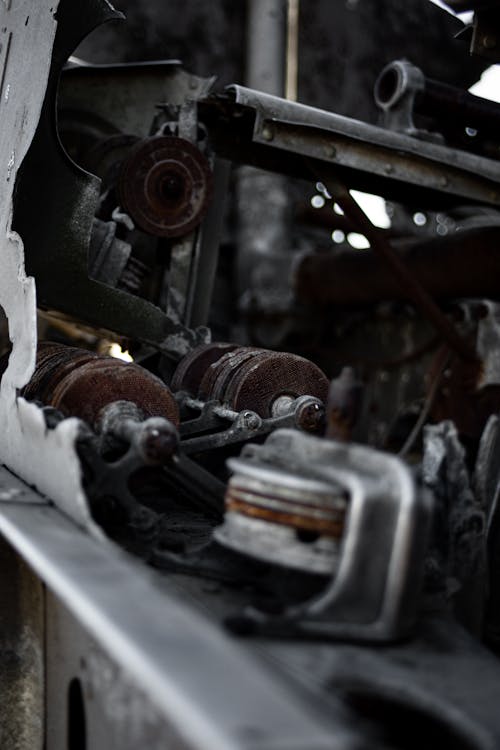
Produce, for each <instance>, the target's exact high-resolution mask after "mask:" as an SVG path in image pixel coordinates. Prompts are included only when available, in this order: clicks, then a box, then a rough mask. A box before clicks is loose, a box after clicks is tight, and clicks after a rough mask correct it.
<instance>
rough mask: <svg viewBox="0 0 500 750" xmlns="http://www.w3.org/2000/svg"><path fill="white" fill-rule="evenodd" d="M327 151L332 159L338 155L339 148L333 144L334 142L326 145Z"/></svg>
mask: <svg viewBox="0 0 500 750" xmlns="http://www.w3.org/2000/svg"><path fill="white" fill-rule="evenodd" d="M325 151H326V155H327V156H328V157H329V158H330V159H335V157H336V156H337V149H336V148H335V146H333V145H332V144H330V145H328V146H327V147H326V149H325Z"/></svg>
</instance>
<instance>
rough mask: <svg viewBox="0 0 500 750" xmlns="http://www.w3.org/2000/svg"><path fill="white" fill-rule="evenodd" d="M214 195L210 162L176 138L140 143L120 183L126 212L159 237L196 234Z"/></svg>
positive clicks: (192, 146)
mask: <svg viewBox="0 0 500 750" xmlns="http://www.w3.org/2000/svg"><path fill="white" fill-rule="evenodd" d="M212 190H213V178H212V172H211V170H210V165H209V163H208V159H207V158H206V156H205V155H204V154H202V153H201V151H200V150H199V149H198V148H197V147H196V146H195V145H194V144H192V143H191V142H190V141H187V140H185V139H184V138H178V137H177V136H155V137H154V138H148V139H146V140H144V141H141V143H139V144H137V146H135V148H133V149H132V151H131V152H130V155H129V156H128V158H127V159H125V161H124V163H123V166H122V171H121V175H120V179H119V181H118V194H119V197H120V202H121V205H122V208H123V209H124V210H125V211H126V212H127V213H128V214H129V215H130V216H131V217H132V219H133V221H134V222H135V223H136V224H137V225H138V226H139V227H140V228H141V229H143V230H144V231H145V232H148V233H149V234H152V235H154V236H156V237H182V236H183V235H185V234H188V233H189V232H191V231H192V230H193V229H195V228H196V227H197V226H198V225H199V224H200V222H201V221H202V219H203V217H204V216H205V214H206V211H207V209H208V206H209V203H210V198H211V196H212Z"/></svg>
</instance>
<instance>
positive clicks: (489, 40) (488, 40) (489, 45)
mask: <svg viewBox="0 0 500 750" xmlns="http://www.w3.org/2000/svg"><path fill="white" fill-rule="evenodd" d="M482 44H483V47H484V48H485V49H495V47H496V46H497V38H496V36H493V35H492V34H486V36H483V39H482Z"/></svg>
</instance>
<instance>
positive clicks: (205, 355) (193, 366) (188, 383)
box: [170, 342, 238, 396]
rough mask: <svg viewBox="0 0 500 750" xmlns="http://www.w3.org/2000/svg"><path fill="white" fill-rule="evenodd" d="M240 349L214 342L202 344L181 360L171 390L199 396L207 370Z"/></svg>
mask: <svg viewBox="0 0 500 750" xmlns="http://www.w3.org/2000/svg"><path fill="white" fill-rule="evenodd" d="M237 348H238V345H237V344H228V343H225V342H214V343H213V344H201V345H200V346H197V347H195V348H194V349H193V350H192V351H191V352H189V354H187V355H186V356H185V357H183V358H182V359H181V361H180V362H179V364H178V365H177V369H176V371H175V372H174V376H173V378H172V382H171V383H170V388H171V389H172V390H173V391H174V392H175V391H187V393H190V394H192V395H193V396H197V395H198V390H199V387H200V383H201V381H202V379H203V376H204V375H205V373H206V371H207V368H208V367H210V365H213V364H214V363H215V362H217V361H218V360H219V359H220V358H221V357H222V356H223V355H224V354H227V352H232V351H234V350H235V349H237Z"/></svg>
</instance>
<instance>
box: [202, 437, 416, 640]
mask: <svg viewBox="0 0 500 750" xmlns="http://www.w3.org/2000/svg"><path fill="white" fill-rule="evenodd" d="M229 466H230V468H232V469H233V470H234V471H235V477H236V478H235V479H234V480H232V482H233V486H232V489H230V491H229V492H228V495H227V497H226V511H227V512H226V520H225V522H224V525H223V526H222V527H220V528H219V529H218V530H217V532H216V538H217V540H218V541H219V542H220V543H221V544H225V545H226V546H230V547H232V548H234V547H237V548H239V550H240V551H241V552H243V553H244V554H246V555H252V554H255V550H256V549H258V550H259V552H258V555H259V556H262V547H263V545H264V541H263V539H262V537H263V529H262V526H263V525H264V526H265V525H266V521H263V519H262V518H261V517H257V516H258V513H260V514H261V515H262V513H261V510H262V508H261V505H262V503H261V505H260V506H256V507H257V514H251V513H249V512H248V507H249V506H251V505H252V504H253V505H256V503H255V489H254V492H252V493H250V494H247V497H246V504H247V507H243V506H241V505H240V506H237V505H235V503H234V502H233V500H234V498H233V495H234V487H239V486H240V485H241V478H242V477H248V476H250V475H251V474H252V472H253V473H254V475H256V473H259V474H260V473H261V477H262V480H261V481H264V482H266V481H267V482H268V483H269V480H270V479H272V482H271V483H274V484H276V483H278V485H279V483H280V480H279V471H280V470H281V471H282V470H283V469H285V470H288V471H290V469H289V468H288V467H289V466H293V474H295V475H296V476H297V477H298V479H297V482H298V483H299V484H300V483H302V484H304V485H305V486H307V483H308V480H310V483H311V484H310V488H309V495H311V493H312V494H313V495H317V494H318V493H317V490H318V487H317V485H318V482H319V483H321V486H322V487H324V485H325V484H326V485H327V486H328V487H329V488H330V493H331V496H332V501H330V503H327V504H326V505H325V503H323V504H321V513H322V515H321V516H320V515H318V516H317V517H316V525H317V524H318V523H319V522H320V521H321V522H322V523H323V522H324V521H325V520H326V521H327V527H326V532H327V533H326V537H327V538H328V537H329V538H330V539H333V538H334V535H333V534H332V528H331V522H333V521H334V520H335V519H333V517H332V518H330V519H326V518H323V516H324V515H325V512H326V511H327V509H328V507H330V511H329V512H330V515H331V513H332V511H334V509H335V508H334V506H333V505H332V504H331V502H333V501H334V500H335V498H342V497H345V498H346V500H345V502H346V507H347V514H346V519H345V528H344V532H343V536H342V540H341V542H340V548H339V554H338V563H337V561H336V559H335V562H336V564H333V560H334V557H336V556H333V557H332V565H331V568H330V575H331V580H330V582H329V583H328V584H327V586H326V589H325V590H324V592H323V593H322V594H320V595H319V596H316V597H314V598H312V599H309V600H308V601H305V602H303V603H301V604H299V605H293V606H289V607H287V608H285V609H284V611H283V612H282V613H281V614H279V615H276V614H268V613H267V612H264V611H261V610H258V609H256V608H248V609H247V610H245V612H244V617H243V619H244V621H246V622H248V625H249V627H250V628H255V629H257V630H259V631H260V632H263V633H268V634H275V635H291V634H294V635H302V636H309V637H322V638H334V639H349V640H359V641H390V640H393V639H397V638H400V637H402V636H404V635H407V634H408V632H409V631H410V630H411V629H412V627H413V625H414V622H415V613H416V607H417V603H418V591H419V586H420V581H421V576H422V572H423V562H424V554H425V549H426V543H427V534H428V526H429V519H430V512H431V502H430V496H429V495H428V494H426V493H425V492H419V491H417V489H416V487H415V485H414V482H413V479H412V476H411V474H410V471H409V470H408V468H407V467H406V466H405V464H404V463H403V462H402V461H400V460H399V459H397V458H395V457H393V456H390V455H388V454H384V453H381V452H378V451H375V450H373V449H371V448H367V447H364V446H360V445H354V444H345V443H343V444H341V443H336V442H333V441H327V440H322V439H319V438H315V437H312V436H308V435H304V434H302V433H299V432H297V431H294V430H279V431H277V432H275V433H273V434H272V435H271V436H270V437H269V438H268V440H267V441H266V443H265V444H264V445H262V446H248V447H246V448H245V449H244V450H243V452H242V454H241V458H240V459H239V460H238V461H236V462H235V461H230V462H229ZM269 473H271V476H270V474H269ZM281 484H282V486H283V490H282V491H283V492H284V491H285V490H284V488H285V487H286V486H287V485H288V484H289V482H283V481H282V482H281ZM297 487H298V485H296V489H297ZM322 492H323V493H324V492H325V490H324V489H323V490H322ZM302 494H303V496H302V497H301V493H300V492H299V494H298V495H297V497H294V496H291V495H290V493H289V494H288V500H287V502H288V504H289V505H290V506H291V507H294V508H295V515H296V516H298V517H300V518H301V519H303V518H304V514H305V516H306V517H308V518H311V517H314V516H311V511H314V509H315V506H316V512H317V511H318V510H319V508H318V507H317V501H315V502H313V503H312V507H311V506H310V503H309V500H308V499H307V495H308V493H307V492H305V490H304V488H302ZM275 495H276V492H274V493H273V497H274V496H275ZM264 497H266V494H265V493H264ZM323 506H324V507H323ZM335 507H337V506H335ZM306 511H307V512H306ZM337 512H341V506H338V511H337ZM273 513H274V517H273ZM287 513H288V516H290V515H293V514H291V513H290V508H288V511H287ZM327 515H328V513H327ZM339 521H340V519H339V518H337V519H336V522H337V523H338V522H339ZM241 522H243V523H244V525H245V527H246V528H245V535H244V536H245V539H246V542H245V545H244V548H243V545H242V544H241V541H242V537H241V533H240V532H241ZM276 522H277V523H276ZM267 523H268V524H272V523H275V524H276V525H277V526H279V525H280V524H282V525H283V524H285V525H286V523H287V519H286V518H281V519H279V517H278V516H277V515H276V509H274V510H273V512H272V513H270V514H268V520H267ZM288 523H289V525H290V521H289V519H288ZM252 524H253V525H254V528H253V530H252V529H251V526H252ZM292 526H293V524H292ZM271 528H272V527H271V525H269V526H268V534H267V541H269V533H270V530H271ZM322 528H323V527H322ZM318 529H319V527H318V526H316V529H315V530H316V533H317V534H318ZM320 530H321V529H320ZM338 531H339V528H338V526H337V527H336V536H338ZM252 532H253V533H252ZM323 532H324V528H323ZM320 537H321V534H318V537H317V538H316V537H313V538H312V539H309V542H310V543H313V544H314V543H315V542H317V539H319V538H320ZM306 543H307V540H306V539H305V538H304V544H306ZM295 544H297V540H295ZM268 547H269V545H268ZM287 552H292V553H293V550H291V548H290V549H288V550H287V551H286V552H285V553H284V554H283V555H282V560H281V563H282V564H283V565H285V566H286V565H287V556H288V555H287ZM264 554H265V553H264ZM275 554H277V552H276V553H275ZM317 554H318V556H319V551H318V552H317ZM323 554H324V551H323ZM330 554H331V555H333V551H331V552H330ZM234 622H235V623H236V622H238V624H239V625H241V618H236V619H235V621H234Z"/></svg>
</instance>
